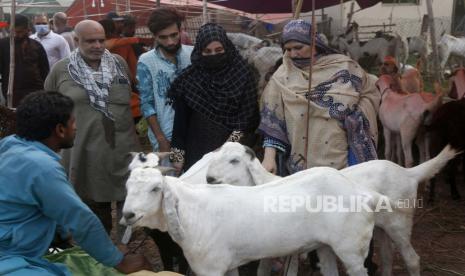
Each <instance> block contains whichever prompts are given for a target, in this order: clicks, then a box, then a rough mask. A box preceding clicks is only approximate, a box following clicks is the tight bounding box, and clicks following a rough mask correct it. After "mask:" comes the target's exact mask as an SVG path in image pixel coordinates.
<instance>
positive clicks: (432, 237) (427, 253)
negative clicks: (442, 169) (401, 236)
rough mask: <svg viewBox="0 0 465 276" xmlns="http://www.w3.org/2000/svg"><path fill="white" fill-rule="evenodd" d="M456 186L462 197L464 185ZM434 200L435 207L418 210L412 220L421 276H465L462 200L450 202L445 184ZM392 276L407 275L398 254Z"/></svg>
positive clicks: (440, 187) (464, 203) (413, 239)
mask: <svg viewBox="0 0 465 276" xmlns="http://www.w3.org/2000/svg"><path fill="white" fill-rule="evenodd" d="M458 184H459V185H458V186H459V190H460V192H461V195H462V198H465V185H464V182H463V181H459V183H458ZM436 198H437V200H436V203H435V204H434V205H428V204H425V206H423V208H419V209H417V211H416V215H415V219H414V221H415V225H414V228H413V233H412V244H413V247H414V248H415V250H416V251H417V254H418V255H419V256H420V258H421V272H422V273H421V275H423V276H436V275H437V276H442V275H444V276H446V275H465V200H459V201H455V200H452V199H451V197H450V193H449V186H448V185H445V184H444V183H441V184H440V185H438V193H437V197H436ZM425 199H426V197H425ZM424 203H426V200H425V202H424ZM393 275H398V276H404V275H408V273H407V271H406V269H405V265H404V263H403V261H402V260H401V258H400V255H399V254H396V259H395V265H394V270H393Z"/></svg>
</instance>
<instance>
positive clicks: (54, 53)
mask: <svg viewBox="0 0 465 276" xmlns="http://www.w3.org/2000/svg"><path fill="white" fill-rule="evenodd" d="M48 24H49V22H48V18H47V16H46V15H36V16H35V17H34V28H35V31H36V32H35V34H33V35H31V36H30V38H32V39H34V40H36V41H38V42H40V43H41V44H42V46H43V47H44V49H45V52H47V57H48V63H49V66H50V68H52V67H53V65H54V64H55V63H57V61H59V60H61V59H64V58H65V57H68V56H69V53H70V49H69V45H68V42H66V40H65V39H64V38H63V37H62V36H61V35H59V34H56V33H54V32H53V31H52V30H50V28H49V25H48Z"/></svg>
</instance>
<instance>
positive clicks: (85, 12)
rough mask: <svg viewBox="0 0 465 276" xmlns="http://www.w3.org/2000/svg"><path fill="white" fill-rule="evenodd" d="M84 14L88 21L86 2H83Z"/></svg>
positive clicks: (83, 0)
mask: <svg viewBox="0 0 465 276" xmlns="http://www.w3.org/2000/svg"><path fill="white" fill-rule="evenodd" d="M82 12H83V14H84V19H87V7H86V0H82Z"/></svg>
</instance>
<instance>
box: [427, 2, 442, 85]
mask: <svg viewBox="0 0 465 276" xmlns="http://www.w3.org/2000/svg"><path fill="white" fill-rule="evenodd" d="M426 6H427V8H428V22H429V31H430V35H431V46H432V47H433V65H434V79H435V81H438V82H439V81H440V79H441V76H440V70H441V69H442V68H439V62H438V45H437V43H436V28H435V27H434V15H433V5H432V3H431V0H427V1H426Z"/></svg>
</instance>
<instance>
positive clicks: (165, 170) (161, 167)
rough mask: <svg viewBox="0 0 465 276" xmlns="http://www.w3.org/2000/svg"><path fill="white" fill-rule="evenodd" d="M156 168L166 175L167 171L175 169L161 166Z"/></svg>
mask: <svg viewBox="0 0 465 276" xmlns="http://www.w3.org/2000/svg"><path fill="white" fill-rule="evenodd" d="M157 169H158V170H159V171H160V172H161V174H162V175H166V174H167V173H170V172H174V171H176V169H175V168H172V167H163V166H157Z"/></svg>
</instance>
